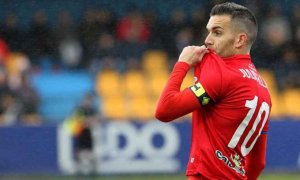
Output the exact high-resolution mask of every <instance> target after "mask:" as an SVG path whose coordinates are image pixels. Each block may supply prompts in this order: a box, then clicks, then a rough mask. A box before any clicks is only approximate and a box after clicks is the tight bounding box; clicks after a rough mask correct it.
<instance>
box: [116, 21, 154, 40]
mask: <svg viewBox="0 0 300 180" xmlns="http://www.w3.org/2000/svg"><path fill="white" fill-rule="evenodd" d="M116 31H117V37H118V39H120V40H123V41H124V40H126V41H130V39H131V38H132V36H134V37H135V38H136V39H137V40H138V42H146V41H148V39H149V36H150V30H149V26H148V25H147V24H146V23H145V22H134V20H132V19H130V17H125V18H123V19H122V20H121V21H120V22H119V23H118V25H117V30H116Z"/></svg>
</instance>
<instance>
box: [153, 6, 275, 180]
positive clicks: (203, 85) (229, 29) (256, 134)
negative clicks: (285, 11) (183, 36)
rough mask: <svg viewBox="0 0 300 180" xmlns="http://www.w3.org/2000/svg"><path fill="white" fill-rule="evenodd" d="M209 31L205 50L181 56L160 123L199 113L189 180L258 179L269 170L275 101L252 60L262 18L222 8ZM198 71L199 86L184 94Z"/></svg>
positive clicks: (198, 48) (162, 100)
mask: <svg viewBox="0 0 300 180" xmlns="http://www.w3.org/2000/svg"><path fill="white" fill-rule="evenodd" d="M207 30H208V35H207V37H206V39H205V46H204V45H203V46H188V47H185V48H184V49H183V51H182V52H181V54H180V56H179V59H178V62H177V63H176V64H175V66H174V68H173V71H172V73H171V75H170V77H169V80H168V82H167V84H166V86H165V89H164V90H163V92H162V94H161V97H160V100H159V102H158V105H157V109H156V114H155V115H156V118H157V119H159V120H161V121H164V122H169V121H172V120H174V119H176V118H178V117H181V116H183V115H185V114H188V113H190V112H192V113H193V114H192V136H191V149H190V157H189V162H188V165H187V171H186V175H187V176H188V179H189V180H197V179H257V178H258V177H259V175H260V173H261V172H262V170H263V169H264V167H265V158H266V143H267V130H268V121H269V115H270V109H271V100H270V96H269V92H268V88H267V85H266V83H265V81H264V80H263V79H262V78H261V76H260V75H259V74H258V72H257V70H256V68H255V66H254V65H253V63H252V61H251V57H250V49H251V46H252V44H253V42H254V41H255V38H256V35H257V22H256V18H255V16H254V15H253V13H252V12H251V11H250V10H249V9H247V8H246V7H244V6H241V5H238V4H235V3H223V4H217V5H215V6H214V7H213V8H212V10H211V13H210V19H209V21H208V24H207ZM192 67H194V76H195V84H194V85H193V86H191V87H190V88H187V89H185V90H183V91H180V86H181V83H182V81H183V79H184V77H185V75H186V73H187V72H188V70H189V69H190V68H192Z"/></svg>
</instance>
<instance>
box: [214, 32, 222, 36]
mask: <svg viewBox="0 0 300 180" xmlns="http://www.w3.org/2000/svg"><path fill="white" fill-rule="evenodd" d="M213 34H214V35H216V36H221V35H222V32H221V31H214V32H213Z"/></svg>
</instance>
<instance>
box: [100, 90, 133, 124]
mask: <svg viewBox="0 0 300 180" xmlns="http://www.w3.org/2000/svg"><path fill="white" fill-rule="evenodd" d="M126 103H127V102H126V100H125V99H124V97H122V96H109V97H103V98H102V103H101V112H102V114H103V116H104V117H105V118H108V119H111V120H128V113H127V112H128V111H127V109H126V108H127V104H126Z"/></svg>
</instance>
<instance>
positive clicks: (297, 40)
mask: <svg viewBox="0 0 300 180" xmlns="http://www.w3.org/2000/svg"><path fill="white" fill-rule="evenodd" d="M294 47H295V49H296V52H297V56H298V58H300V25H298V26H297V27H296V28H295V34H294Z"/></svg>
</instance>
